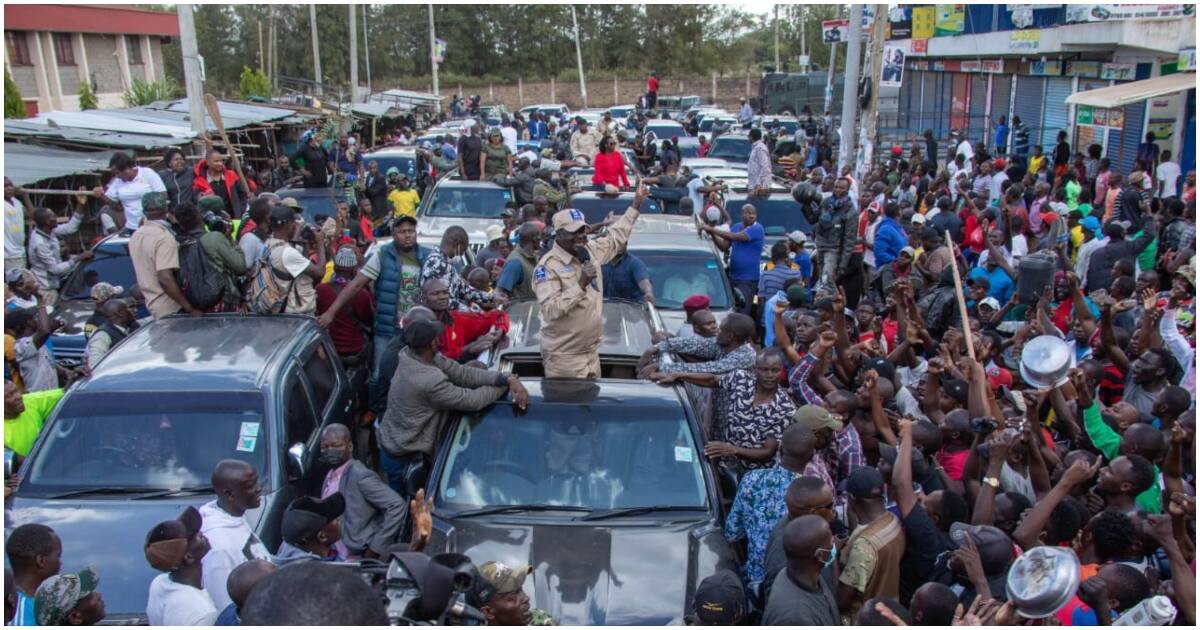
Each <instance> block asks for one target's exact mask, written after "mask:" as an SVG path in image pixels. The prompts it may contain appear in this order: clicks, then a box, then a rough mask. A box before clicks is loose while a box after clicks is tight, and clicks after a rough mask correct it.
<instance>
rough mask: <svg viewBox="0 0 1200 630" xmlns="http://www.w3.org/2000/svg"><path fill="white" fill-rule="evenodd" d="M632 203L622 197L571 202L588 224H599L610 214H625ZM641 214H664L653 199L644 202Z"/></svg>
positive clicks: (595, 197) (584, 199) (584, 198)
mask: <svg viewBox="0 0 1200 630" xmlns="http://www.w3.org/2000/svg"><path fill="white" fill-rule="evenodd" d="M632 201H633V200H632V199H630V198H622V197H599V196H594V197H575V198H573V199H572V200H571V206H572V207H573V208H575V209H576V210H579V211H580V212H582V213H583V217H584V220H585V221H587V222H588V223H599V222H601V221H603V220H604V219H605V217H607V216H608V213H609V212H612V213H613V214H615V215H617V216H621V215H622V214H625V211H626V210H627V209H629V204H630V203H631V202H632ZM641 213H642V214H662V208H661V207H660V206H659V205H658V202H656V201H654V200H653V199H646V200H645V201H643V202H642V207H641Z"/></svg>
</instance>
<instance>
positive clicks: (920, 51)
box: [908, 39, 929, 55]
mask: <svg viewBox="0 0 1200 630" xmlns="http://www.w3.org/2000/svg"><path fill="white" fill-rule="evenodd" d="M908 54H910V55H927V54H929V40H928V39H914V40H912V49H911V50H909V51H908Z"/></svg>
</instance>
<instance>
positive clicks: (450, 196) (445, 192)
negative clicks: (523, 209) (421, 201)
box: [425, 186, 512, 219]
mask: <svg viewBox="0 0 1200 630" xmlns="http://www.w3.org/2000/svg"><path fill="white" fill-rule="evenodd" d="M509 201H512V192H511V191H509V189H507V188H500V187H499V186H496V187H492V186H487V187H483V186H480V187H470V188H468V187H462V188H455V187H446V186H441V187H439V188H438V189H436V190H434V191H433V197H432V198H431V199H430V200H429V205H428V207H427V208H426V210H425V214H427V215H429V216H431V217H472V218H482V219H496V218H499V217H500V213H501V212H502V211H504V204H506V203H508V202H509Z"/></svg>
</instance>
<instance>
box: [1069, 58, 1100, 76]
mask: <svg viewBox="0 0 1200 630" xmlns="http://www.w3.org/2000/svg"><path fill="white" fill-rule="evenodd" d="M1064 74H1066V75H1067V76H1069V77H1084V78H1088V79H1095V78H1096V77H1099V76H1100V62H1099V61H1078V60H1075V61H1068V62H1067V65H1066V72H1065V73H1064Z"/></svg>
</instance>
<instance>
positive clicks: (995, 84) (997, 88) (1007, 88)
mask: <svg viewBox="0 0 1200 630" xmlns="http://www.w3.org/2000/svg"><path fill="white" fill-rule="evenodd" d="M1011 95H1012V77H1011V76H1009V75H1007V74H993V75H992V110H991V114H990V115H991V117H992V120H994V121H999V120H1000V117H1001V116H1004V117H1005V120H1006V121H1007V122H1008V124H1009V129H1011V128H1012V120H1011V118H1012V116H1010V115H1009V111H1008V105H1009V100H1010V99H1009V97H1010V96H1011ZM1025 124H1029V123H1025ZM988 129H989V130H994V129H995V127H994V126H989V127H988ZM1011 137H1012V135H1011V134H1010V135H1009V138H1010V139H1011ZM994 139H995V135H994V134H993V137H992V138H989V139H988V140H989V142H988V146H991V140H994Z"/></svg>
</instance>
